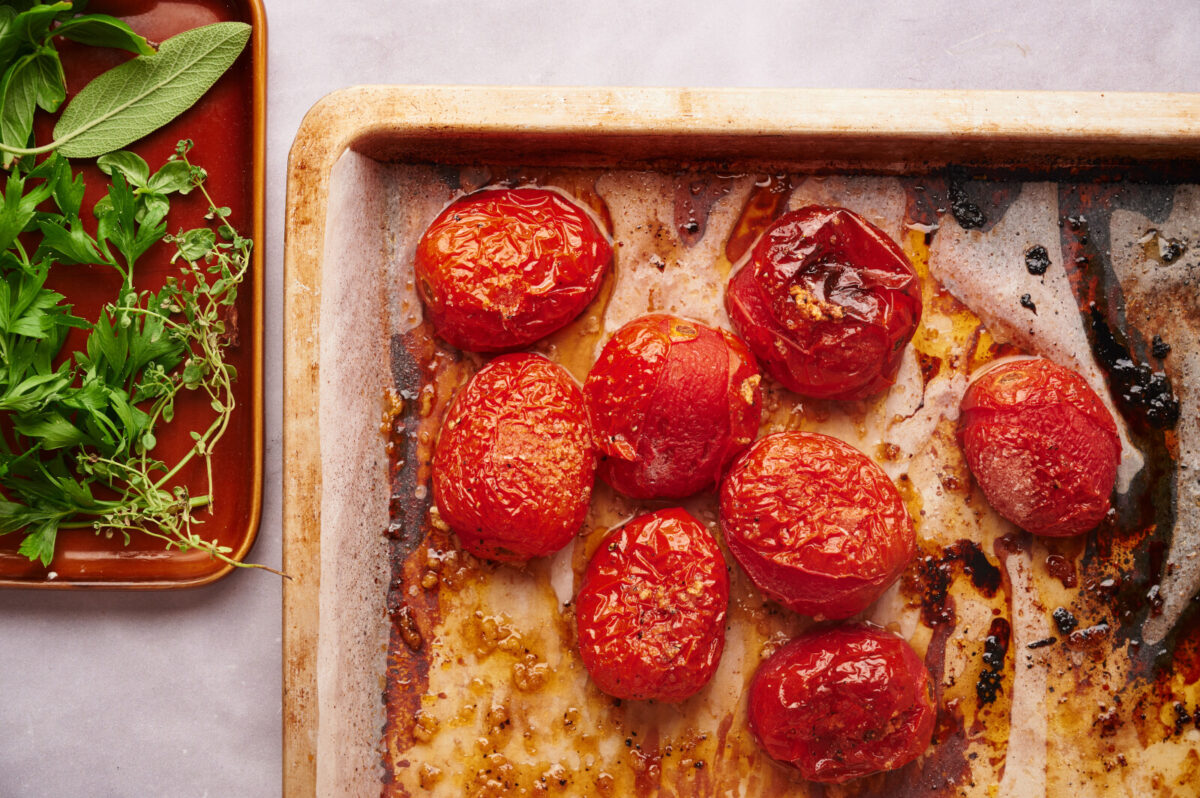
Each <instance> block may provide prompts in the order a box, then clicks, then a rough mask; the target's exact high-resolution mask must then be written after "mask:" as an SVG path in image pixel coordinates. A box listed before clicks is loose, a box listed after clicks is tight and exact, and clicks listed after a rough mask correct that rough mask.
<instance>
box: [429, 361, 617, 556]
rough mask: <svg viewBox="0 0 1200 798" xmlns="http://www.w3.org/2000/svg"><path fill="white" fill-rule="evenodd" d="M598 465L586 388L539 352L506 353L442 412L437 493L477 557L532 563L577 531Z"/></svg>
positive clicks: (446, 515)
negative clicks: (586, 409)
mask: <svg viewBox="0 0 1200 798" xmlns="http://www.w3.org/2000/svg"><path fill="white" fill-rule="evenodd" d="M595 468H596V457H595V453H594V451H593V449H592V441H591V429H590V428H589V426H588V421H587V413H586V411H585V410H584V406H583V394H582V392H581V391H580V390H579V387H578V386H577V385H576V384H575V381H574V380H573V379H571V375H570V374H568V373H567V371H566V370H565V369H563V368H562V367H561V366H557V365H555V364H553V363H551V362H550V361H549V360H547V359H546V358H544V357H542V356H541V355H533V354H515V355H503V356H501V357H498V358H496V359H495V360H493V361H492V362H491V363H489V364H487V365H486V366H484V367H483V368H482V369H480V370H479V373H477V374H476V375H475V376H474V377H473V378H472V379H471V381H470V382H469V383H467V385H466V387H465V388H463V389H462V390H461V391H460V392H459V393H458V395H457V396H455V397H454V401H453V402H452V403H451V405H450V409H449V410H448V411H447V413H446V418H445V421H444V422H443V424H442V431H441V434H440V435H439V437H438V441H437V446H436V448H435V449H434V454H433V496H434V500H435V501H436V502H437V506H438V512H439V513H440V514H441V517H442V519H443V520H445V521H446V523H447V524H449V525H450V528H451V529H453V530H454V531H455V532H456V533H458V537H459V540H461V541H462V544H463V546H464V547H465V548H466V549H467V550H468V551H470V552H471V553H472V554H475V555H476V556H479V557H483V558H485V559H489V560H505V561H522V560H528V559H529V558H531V557H540V556H542V555H545V554H550V553H552V552H555V551H558V550H559V549H561V548H562V547H563V546H564V545H566V544H567V542H568V541H569V540H571V538H572V536H574V535H575V534H576V533H577V532H579V528H580V527H581V526H582V525H583V519H584V517H585V516H586V515H587V511H588V501H589V500H590V499H591V494H592V480H593V478H594V476H595Z"/></svg>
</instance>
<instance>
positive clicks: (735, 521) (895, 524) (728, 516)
mask: <svg viewBox="0 0 1200 798" xmlns="http://www.w3.org/2000/svg"><path fill="white" fill-rule="evenodd" d="M721 527H722V529H723V530H724V531H725V543H726V545H727V546H728V547H729V552H730V553H731V554H732V555H733V557H734V559H735V560H737V561H738V564H739V565H741V566H742V568H743V569H744V570H745V571H746V573H747V575H749V577H750V579H751V580H752V581H753V582H754V584H755V585H757V586H758V589H759V590H761V591H762V592H763V593H765V594H766V595H767V596H769V597H770V598H773V599H774V600H776V601H778V602H779V603H780V604H783V605H784V606H785V607H788V608H789V609H792V610H794V611H796V612H798V613H801V614H802V615H810V616H813V617H815V618H831V619H840V618H849V617H850V616H851V615H855V614H857V613H859V612H862V611H863V610H864V609H866V608H867V607H868V606H869V605H870V604H871V603H872V602H873V601H875V599H877V598H879V595H880V594H881V593H883V591H884V590H886V589H887V587H888V586H889V585H891V584H892V583H893V582H894V581H896V579H897V578H898V577H899V576H900V573H901V572H902V571H903V570H904V568H905V566H906V565H907V564H908V563H909V561H911V560H912V557H913V554H914V552H915V550H916V537H915V534H914V532H913V526H912V520H911V519H910V518H909V516H908V511H907V510H906V509H905V507H904V502H903V500H902V499H901V498H900V494H899V492H898V491H897V490H896V486H895V485H894V484H892V481H891V480H890V479H888V476H887V474H885V473H883V471H882V470H881V469H880V468H879V466H877V465H876V464H875V463H874V462H872V460H871V459H870V458H869V457H867V456H866V455H865V454H863V453H862V452H860V451H858V450H857V449H855V448H854V447H852V446H850V445H849V444H846V443H843V442H842V441H840V440H838V439H836V438H832V437H830V436H828V435H822V434H820V433H815V432H778V433H774V434H772V435H767V436H765V437H763V438H760V439H759V440H758V441H757V442H756V443H755V444H754V445H753V446H751V447H750V449H749V451H747V452H746V453H745V454H744V455H742V457H741V459H740V460H738V461H737V462H736V463H734V465H733V468H731V469H730V471H729V474H728V475H726V477H725V481H724V482H723V483H722V485H721Z"/></svg>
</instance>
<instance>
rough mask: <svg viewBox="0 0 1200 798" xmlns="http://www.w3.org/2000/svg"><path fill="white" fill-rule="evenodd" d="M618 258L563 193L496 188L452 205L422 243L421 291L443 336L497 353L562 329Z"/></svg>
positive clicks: (461, 344) (418, 268)
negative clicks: (613, 260) (611, 262)
mask: <svg viewBox="0 0 1200 798" xmlns="http://www.w3.org/2000/svg"><path fill="white" fill-rule="evenodd" d="M611 260H612V247H611V246H610V245H609V243H608V239H606V238H605V236H604V235H603V234H602V233H601V232H600V230H599V229H598V228H597V227H596V224H595V223H594V222H593V221H592V218H591V217H590V216H588V215H587V213H585V212H584V211H583V210H582V209H581V208H580V207H579V206H577V205H576V204H575V203H573V202H571V201H570V200H569V199H567V198H566V197H565V196H563V195H562V194H559V193H558V192H556V191H552V190H549V189H543V188H516V189H490V190H486V191H480V192H477V193H474V194H470V195H468V196H465V197H462V198H461V199H459V200H456V201H455V202H453V203H451V204H450V206H449V207H447V208H446V209H445V210H444V211H442V213H441V214H440V215H439V216H438V217H437V218H436V219H434V221H433V223H432V224H431V225H429V228H428V229H426V231H425V233H424V235H422V236H421V240H420V241H419V242H418V243H417V253H416V264H415V269H416V277H417V290H418V292H419V293H420V295H421V299H422V300H424V302H425V307H426V309H427V310H428V312H429V315H430V318H431V320H432V321H433V325H434V328H435V329H436V330H437V332H438V335H440V336H441V337H442V338H444V339H445V340H446V341H448V342H449V343H451V344H453V345H454V346H457V347H459V348H462V349H470V350H473V351H476V352H499V351H504V350H507V349H515V348H517V347H521V346H525V345H527V344H530V343H532V342H534V341H536V340H538V339H539V338H542V337H544V336H546V335H549V334H550V333H552V332H554V331H555V330H558V329H559V328H561V327H563V326H564V325H566V324H567V323H568V322H570V321H571V320H572V319H573V318H575V317H576V316H577V315H579V313H580V311H582V310H583V309H584V307H586V306H587V304H588V303H589V302H591V301H592V298H593V297H594V296H595V295H596V292H597V291H598V290H599V288H600V283H601V281H602V279H603V277H604V272H605V269H606V268H607V267H608V264H609V262H610V261H611Z"/></svg>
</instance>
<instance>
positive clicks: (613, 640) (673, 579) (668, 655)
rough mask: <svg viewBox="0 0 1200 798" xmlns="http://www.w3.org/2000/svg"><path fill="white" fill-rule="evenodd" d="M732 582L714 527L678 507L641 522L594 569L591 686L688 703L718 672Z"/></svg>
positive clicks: (588, 653)
mask: <svg viewBox="0 0 1200 798" xmlns="http://www.w3.org/2000/svg"><path fill="white" fill-rule="evenodd" d="M728 604H729V576H728V574H727V573H726V570H725V560H724V558H723V557H722V556H721V550H720V548H719V547H718V546H717V542H716V541H715V540H714V539H713V536H712V534H711V533H709V531H708V529H706V528H705V527H704V525H703V524H701V523H700V522H699V521H697V520H696V519H695V518H693V517H692V516H691V515H689V514H688V513H687V512H686V511H684V510H682V509H679V508H677V507H676V508H671V509H667V510H659V511H658V512H655V513H651V514H649V515H643V516H640V517H638V518H635V519H633V520H632V521H630V522H629V523H628V524H626V525H625V526H623V527H621V528H620V529H618V530H617V531H616V532H613V533H612V534H611V535H609V536H608V537H607V538H605V539H604V541H603V542H602V543H601V544H600V547H599V548H598V549H597V550H596V553H595V554H594V555H593V556H592V559H591V562H589V563H588V567H587V571H586V572H585V573H584V576H583V581H582V582H581V583H580V586H579V594H578V596H576V599H575V617H576V624H577V631H578V639H579V654H580V657H581V658H582V660H583V665H584V667H585V668H586V669H587V672H588V674H589V675H590V676H591V677H592V681H594V682H595V683H596V686H597V687H599V688H600V689H601V690H603V691H604V692H606V693H608V694H609V695H611V696H613V697H615V698H621V699H633V700H651V699H652V700H655V701H667V702H675V701H683V700H684V699H686V698H688V697H689V696H692V695H694V694H695V693H696V692H697V691H698V690H700V688H702V687H703V686H704V685H705V684H707V683H708V681H709V679H711V678H712V675H713V674H714V673H716V670H717V665H718V664H719V663H720V661H721V651H722V650H723V649H724V647H725V612H726V609H727V606H728Z"/></svg>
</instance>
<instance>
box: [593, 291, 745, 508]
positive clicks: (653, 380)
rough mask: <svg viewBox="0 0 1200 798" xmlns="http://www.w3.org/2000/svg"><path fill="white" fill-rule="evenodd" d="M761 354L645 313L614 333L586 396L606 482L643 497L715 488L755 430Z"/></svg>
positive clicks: (718, 333) (708, 330)
mask: <svg viewBox="0 0 1200 798" xmlns="http://www.w3.org/2000/svg"><path fill="white" fill-rule="evenodd" d="M759 381H760V377H759V374H758V367H757V366H756V365H755V363H754V357H753V356H752V355H751V354H750V352H749V351H747V350H746V347H745V345H744V344H742V342H741V341H739V340H738V339H737V338H736V337H734V336H733V335H732V334H731V333H728V332H726V331H725V330H716V329H713V328H712V327H707V326H705V325H703V324H698V323H697V322H694V321H687V320H685V319H681V318H678V317H675V316H661V315H655V316H643V317H642V318H640V319H635V320H634V321H631V322H630V323H629V324H626V325H625V326H624V327H622V328H621V329H619V330H617V332H616V334H615V335H613V337H612V338H610V339H609V341H608V343H607V344H605V345H604V350H603V351H602V352H601V353H600V358H599V359H598V360H597V361H596V364H595V365H594V366H593V367H592V371H591V373H590V374H588V378H587V382H586V383H585V384H584V387H583V393H584V397H585V399H586V400H587V407H588V416H589V417H590V418H591V421H592V434H593V436H594V438H595V442H596V448H597V450H598V451H599V452H600V453H601V455H602V459H601V461H600V476H601V477H603V478H604V480H605V481H606V482H608V484H610V485H612V486H613V487H614V488H616V489H617V490H619V491H620V492H622V493H624V494H626V495H629V496H634V497H636V498H639V499H648V498H656V497H661V498H681V497H683V496H690V495H691V494H693V493H696V492H697V491H701V490H705V489H707V488H713V487H715V486H716V485H717V483H718V482H720V480H721V474H722V473H723V472H724V471H725V469H726V468H727V467H728V466H729V464H730V462H732V461H733V459H734V458H735V457H737V456H738V455H739V454H740V453H741V452H742V451H743V450H745V448H746V447H747V446H749V445H750V442H751V441H753V440H754V436H755V435H757V434H758V422H759V418H760V416H761V414H762V391H761V390H760V389H759V386H758V383H759Z"/></svg>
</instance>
